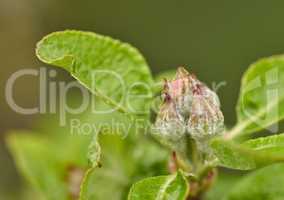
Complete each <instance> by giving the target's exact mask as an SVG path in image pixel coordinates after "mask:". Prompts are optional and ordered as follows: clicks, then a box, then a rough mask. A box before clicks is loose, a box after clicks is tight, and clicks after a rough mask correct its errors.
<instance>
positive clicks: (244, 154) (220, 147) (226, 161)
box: [211, 139, 256, 170]
mask: <svg viewBox="0 0 284 200" xmlns="http://www.w3.org/2000/svg"><path fill="white" fill-rule="evenodd" d="M211 148H212V150H213V152H214V154H215V156H216V157H217V163H216V165H218V166H222V167H227V168H232V169H239V170H249V169H254V168H255V167H256V163H255V160H254V157H253V155H252V151H251V150H249V149H247V148H244V147H241V146H240V145H238V144H235V143H233V142H229V141H224V140H220V139H216V140H213V141H212V142H211Z"/></svg>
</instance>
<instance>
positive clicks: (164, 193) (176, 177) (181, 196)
mask: <svg viewBox="0 0 284 200" xmlns="http://www.w3.org/2000/svg"><path fill="white" fill-rule="evenodd" d="M188 191H189V185H188V182H187V180H186V178H185V177H184V175H183V174H182V172H180V171H179V172H177V173H176V174H173V175H169V176H157V177H152V178H146V179H144V180H141V181H139V182H137V183H135V184H134V185H133V186H132V188H131V190H130V192H129V195H128V199H129V200H144V199H147V200H167V199H171V200H185V199H186V197H187V194H188Z"/></svg>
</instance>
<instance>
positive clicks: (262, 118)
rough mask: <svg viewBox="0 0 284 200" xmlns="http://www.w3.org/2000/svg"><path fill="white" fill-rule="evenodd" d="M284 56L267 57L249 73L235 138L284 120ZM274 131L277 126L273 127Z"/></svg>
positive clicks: (245, 76)
mask: <svg viewBox="0 0 284 200" xmlns="http://www.w3.org/2000/svg"><path fill="white" fill-rule="evenodd" d="M283 84H284V56H273V57H269V58H264V59H261V60H259V61H257V62H256V63H254V64H252V65H251V66H250V67H249V69H248V70H247V71H246V72H245V74H244V76H243V79H242V83H241V89H240V96H239V100H238V104H237V117H238V123H237V125H236V127H234V128H233V129H232V130H231V131H230V132H229V134H228V138H234V137H236V136H238V135H240V134H250V133H253V132H256V131H259V130H261V129H264V128H266V127H268V126H270V125H272V124H274V123H276V122H278V121H279V120H282V119H283V118H284V87H283ZM270 128H271V129H270V130H272V132H274V131H277V126H275V127H270Z"/></svg>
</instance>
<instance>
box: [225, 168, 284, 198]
mask: <svg viewBox="0 0 284 200" xmlns="http://www.w3.org/2000/svg"><path fill="white" fill-rule="evenodd" d="M283 188H284V164H275V165H271V166H268V167H265V168H263V169H260V170H257V171H255V172H252V173H251V174H249V175H248V176H246V177H244V178H243V179H242V180H241V181H239V182H238V183H237V184H236V185H235V186H234V187H232V190H231V191H230V192H229V194H228V195H227V196H226V198H224V200H255V199H257V200H280V199H283V197H284V190H283Z"/></svg>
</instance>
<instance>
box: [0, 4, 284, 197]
mask: <svg viewBox="0 0 284 200" xmlns="http://www.w3.org/2000/svg"><path fill="white" fill-rule="evenodd" d="M283 8H284V1H283V0H269V1H268V0H263V1H259V0H250V1H247V0H238V1H229V0H226V1H225V0H215V1H194V0H177V1H173V0H171V1H169V0H155V1H148V0H143V1H136V0H121V1H118V0H80V1H78V0H0V58H1V60H0V61H1V63H0V65H1V67H0V69H1V73H0V82H1V94H0V95H1V96H0V99H1V101H0V123H1V126H0V199H1V200H2V199H5V200H6V199H9V198H10V199H12V196H14V195H11V194H15V191H17V188H18V187H20V186H21V181H20V178H19V175H18V174H17V172H16V170H15V167H14V163H13V160H12V158H11V156H10V155H9V153H8V151H7V148H6V147H5V144H4V135H5V133H6V132H7V131H8V130H10V129H16V128H29V127H31V126H33V123H35V121H36V120H37V118H38V117H39V115H30V116H27V115H20V114H17V113H15V112H14V111H12V110H11V109H10V108H9V106H8V105H7V102H6V100H5V96H4V95H5V93H4V88H5V84H6V81H7V79H8V78H9V77H10V76H11V74H12V73H14V72H15V71H17V70H19V69H22V68H38V67H40V66H44V65H43V64H42V63H40V62H39V61H38V60H37V59H36V57H35V55H34V49H35V44H36V42H37V41H38V40H40V39H41V38H42V37H43V36H44V35H46V34H48V33H50V32H53V31H58V30H65V29H80V30H88V31H94V32H97V33H101V34H105V35H109V36H112V37H114V38H118V39H120V40H122V41H125V42H128V43H131V44H132V45H134V46H136V47H137V48H138V49H140V51H141V52H142V53H143V54H144V55H145V57H146V59H147V61H148V63H149V65H150V66H151V69H152V71H153V73H154V74H157V73H159V72H160V71H162V70H166V69H174V68H176V67H177V66H179V65H185V66H187V67H188V69H190V70H192V71H193V72H194V73H195V74H196V75H197V76H198V77H199V79H201V80H203V81H204V82H206V83H207V84H209V85H210V86H211V84H212V82H216V83H220V82H222V81H225V82H226V86H224V87H222V88H220V90H219V91H218V94H219V96H220V99H221V103H222V110H223V112H224V115H225V117H226V123H227V125H228V126H231V125H233V124H234V122H235V120H236V118H235V111H234V109H235V108H234V107H235V104H236V99H237V96H238V90H239V84H240V79H241V76H242V73H243V72H244V71H245V70H246V68H247V67H248V65H249V64H250V63H252V62H254V61H255V60H257V59H258V58H260V57H265V56H270V55H273V54H281V53H284V26H283V21H284V12H283ZM59 74H60V75H59V76H58V77H57V79H58V80H61V79H63V80H64V79H66V80H70V79H71V78H70V76H69V75H68V74H67V73H66V72H63V71H59ZM14 91H15V93H14V95H15V99H16V101H17V102H18V104H20V105H22V106H24V107H32V106H34V105H37V103H38V80H37V79H36V78H31V77H27V78H21V79H19V80H18V81H17V84H16V85H15V90H14ZM15 199H17V198H15Z"/></svg>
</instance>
